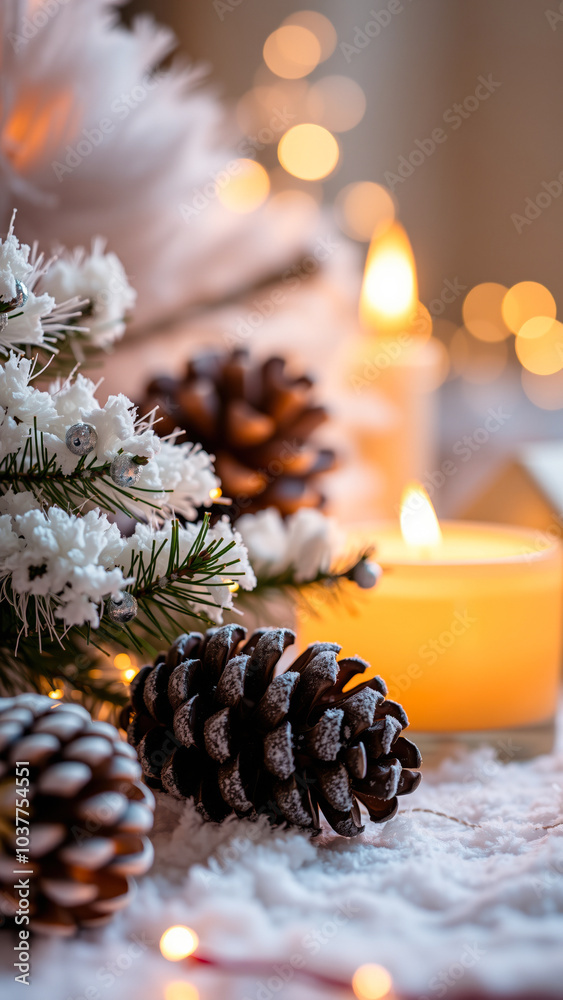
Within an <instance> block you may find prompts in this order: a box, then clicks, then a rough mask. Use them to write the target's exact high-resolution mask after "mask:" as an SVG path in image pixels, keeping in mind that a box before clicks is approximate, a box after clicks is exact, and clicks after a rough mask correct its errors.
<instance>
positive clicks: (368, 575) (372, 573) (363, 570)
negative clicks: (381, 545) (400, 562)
mask: <svg viewBox="0 0 563 1000" xmlns="http://www.w3.org/2000/svg"><path fill="white" fill-rule="evenodd" d="M380 576H381V566H378V565H377V563H371V562H366V561H365V560H364V559H362V560H361V562H359V563H357V564H356V565H355V566H354V568H353V570H352V572H351V573H350V579H351V580H353V581H354V583H356V584H357V585H358V587H360V588H361V589H362V590H371V588H372V587H375V585H376V583H377V581H378V580H379V577H380Z"/></svg>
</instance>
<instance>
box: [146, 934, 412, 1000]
mask: <svg viewBox="0 0 563 1000" xmlns="http://www.w3.org/2000/svg"><path fill="white" fill-rule="evenodd" d="M160 952H161V954H162V956H163V957H164V958H165V959H167V960H168V961H169V962H177V963H180V962H181V963H182V967H183V969H184V970H185V971H187V972H189V971H191V970H194V969H195V968H196V967H197V966H198V965H200V966H205V967H207V968H213V969H215V970H216V971H217V972H222V973H224V974H226V975H229V976H240V977H247V978H248V977H250V976H253V977H254V976H255V977H260V979H265V980H266V982H267V980H268V977H270V978H271V980H272V983H273V982H274V980H276V981H278V980H279V982H280V983H281V986H283V981H282V980H281V979H279V975H276V968H275V965H272V963H269V962H267V961H256V960H238V959H237V960H229V959H228V958H215V957H213V956H210V955H205V954H203V953H202V952H201V949H200V943H199V937H198V935H197V934H196V932H195V931H194V930H192V928H191V927H186V926H185V925H183V924H175V925H174V926H173V927H169V928H168V930H166V931H165V932H164V934H163V935H162V937H161V938H160ZM288 968H289V969H290V976H291V979H292V980H295V981H297V982H299V981H303V982H305V981H308V982H309V983H313V984H315V985H316V986H318V987H321V988H324V989H325V990H326V996H327V997H328V996H329V995H331V994H333V995H334V996H340V997H342V998H344V997H351V998H353V997H356V998H357V1000H393V996H394V994H393V982H392V979H391V976H390V974H389V972H388V971H387V969H385V968H384V967H383V966H382V965H377V964H375V963H371V962H370V963H366V964H365V965H360V966H359V968H357V969H356V971H355V972H354V974H353V976H352V978H351V979H338V978H336V977H333V976H330V975H327V974H324V973H322V972H318V971H313V970H311V969H308V968H306V966H305V962H304V961H299V962H297V961H295V962H294V963H293V964H291V965H290V966H288ZM278 970H279V966H278ZM281 986H280V987H279V988H281ZM199 996H200V994H199V990H198V989H197V987H196V986H195V984H194V983H193V982H192V981H191V979H180V978H177V979H172V980H170V982H169V983H167V984H166V985H165V987H164V1000H199Z"/></svg>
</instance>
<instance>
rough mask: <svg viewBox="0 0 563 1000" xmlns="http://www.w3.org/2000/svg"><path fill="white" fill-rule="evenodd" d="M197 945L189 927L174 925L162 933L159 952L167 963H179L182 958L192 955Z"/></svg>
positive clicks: (194, 934)
mask: <svg viewBox="0 0 563 1000" xmlns="http://www.w3.org/2000/svg"><path fill="white" fill-rule="evenodd" d="M198 944H199V938H198V936H197V934H196V932H195V931H192V929H191V927H184V925H183V924H175V925H174V927H169V928H168V930H167V931H165V932H164V934H163V935H162V937H161V939H160V951H161V953H162V955H163V956H164V958H167V959H168V961H169V962H179V961H181V959H182V958H188V956H189V955H193V953H194V951H195V950H196V948H197V946H198Z"/></svg>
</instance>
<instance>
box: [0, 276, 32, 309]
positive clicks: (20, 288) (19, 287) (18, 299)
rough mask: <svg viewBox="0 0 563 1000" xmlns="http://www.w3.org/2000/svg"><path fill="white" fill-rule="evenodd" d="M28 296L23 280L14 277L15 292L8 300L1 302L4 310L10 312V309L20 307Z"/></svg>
mask: <svg viewBox="0 0 563 1000" xmlns="http://www.w3.org/2000/svg"><path fill="white" fill-rule="evenodd" d="M28 298H29V292H28V290H27V287H26V285H24V283H23V281H20V280H19V279H18V278H16V294H15V295H14V297H13V299H10V300H9V301H8V302H2V305H3V306H4V312H11V311H12V309H21V308H22V306H24V305H25V304H26V302H27V300H28Z"/></svg>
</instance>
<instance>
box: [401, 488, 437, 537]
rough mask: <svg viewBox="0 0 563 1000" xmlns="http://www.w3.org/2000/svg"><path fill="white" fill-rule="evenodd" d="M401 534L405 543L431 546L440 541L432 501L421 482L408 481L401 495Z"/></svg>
mask: <svg viewBox="0 0 563 1000" xmlns="http://www.w3.org/2000/svg"><path fill="white" fill-rule="evenodd" d="M400 522H401V534H402V536H403V538H404V540H405V542H406V543H407V545H416V546H418V547H420V546H425V547H427V546H432V545H439V544H440V542H441V541H442V532H441V530H440V524H439V522H438V518H437V517H436V511H435V510H434V507H433V506H432V501H431V499H430V497H429V496H428V493H427V492H426V490H425V489H424V486H422V485H421V483H409V485H408V486H406V487H405V489H404V490H403V495H402V497H401V515H400Z"/></svg>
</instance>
